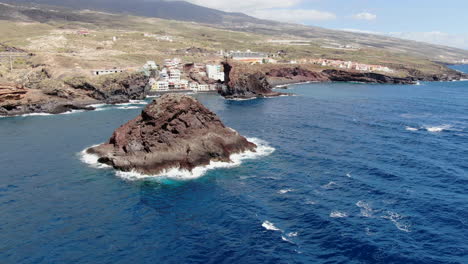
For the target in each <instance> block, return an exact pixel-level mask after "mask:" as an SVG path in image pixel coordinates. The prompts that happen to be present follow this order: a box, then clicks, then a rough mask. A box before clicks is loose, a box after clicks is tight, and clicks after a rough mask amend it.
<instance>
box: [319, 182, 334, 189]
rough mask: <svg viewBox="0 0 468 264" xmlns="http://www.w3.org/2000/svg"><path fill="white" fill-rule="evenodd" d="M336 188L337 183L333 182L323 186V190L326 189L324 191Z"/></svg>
mask: <svg viewBox="0 0 468 264" xmlns="http://www.w3.org/2000/svg"><path fill="white" fill-rule="evenodd" d="M336 186H337V184H336V182H334V181H331V182H329V183H327V184H325V185H323V186H322V188H324V189H333V188H335V187H336Z"/></svg>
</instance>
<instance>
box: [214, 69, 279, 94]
mask: <svg viewBox="0 0 468 264" xmlns="http://www.w3.org/2000/svg"><path fill="white" fill-rule="evenodd" d="M223 67H224V74H225V81H224V83H225V89H223V90H221V91H220V94H221V95H222V96H224V97H225V98H229V99H249V98H256V97H272V96H279V95H282V93H278V92H274V91H273V90H272V86H271V84H270V83H269V81H268V79H267V76H266V75H265V73H263V72H261V71H258V70H257V69H255V68H253V67H249V66H248V65H246V64H240V63H232V62H225V63H223Z"/></svg>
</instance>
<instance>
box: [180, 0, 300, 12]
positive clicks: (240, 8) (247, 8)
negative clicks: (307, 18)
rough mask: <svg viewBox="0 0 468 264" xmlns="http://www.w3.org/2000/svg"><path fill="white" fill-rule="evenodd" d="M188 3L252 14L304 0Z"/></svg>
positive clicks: (243, 0)
mask: <svg viewBox="0 0 468 264" xmlns="http://www.w3.org/2000/svg"><path fill="white" fill-rule="evenodd" d="M188 2H191V3H194V4H197V5H201V6H206V7H211V8H215V9H219V10H224V11H229V12H251V11H254V10H259V9H260V10H262V9H271V8H289V7H293V6H295V5H297V4H299V3H301V2H302V0H242V1H232V0H188Z"/></svg>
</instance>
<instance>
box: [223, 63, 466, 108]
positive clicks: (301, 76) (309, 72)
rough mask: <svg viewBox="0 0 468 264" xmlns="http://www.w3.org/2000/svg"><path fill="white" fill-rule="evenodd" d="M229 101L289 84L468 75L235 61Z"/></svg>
mask: <svg viewBox="0 0 468 264" xmlns="http://www.w3.org/2000/svg"><path fill="white" fill-rule="evenodd" d="M224 69H225V79H226V89H225V90H223V91H221V92H220V94H221V95H222V96H224V97H226V98H230V99H233V98H239V99H249V98H256V97H270V96H278V95H282V93H277V92H275V91H273V90H272V88H274V87H276V88H278V87H284V86H286V85H288V84H296V83H305V82H359V83H373V84H416V83H417V82H418V81H456V80H461V79H466V78H468V75H466V74H464V73H461V72H457V71H455V70H451V69H446V70H445V72H444V73H440V74H434V75H428V74H423V73H422V72H420V71H417V70H408V69H406V70H407V72H408V73H409V75H408V76H407V77H395V76H389V75H385V74H380V73H374V72H358V71H344V70H336V69H326V70H320V69H311V68H310V67H309V66H306V65H279V64H277V65H245V64H240V63H236V62H233V61H226V62H225V63H224Z"/></svg>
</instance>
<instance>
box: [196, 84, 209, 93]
mask: <svg viewBox="0 0 468 264" xmlns="http://www.w3.org/2000/svg"><path fill="white" fill-rule="evenodd" d="M198 91H199V92H208V91H210V87H209V85H208V84H199V85H198Z"/></svg>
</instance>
